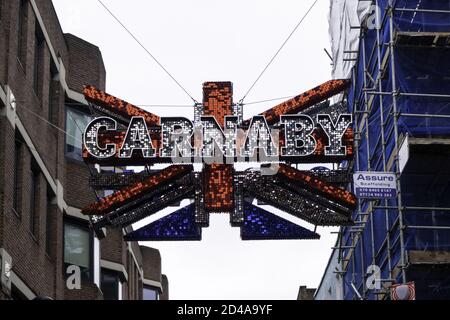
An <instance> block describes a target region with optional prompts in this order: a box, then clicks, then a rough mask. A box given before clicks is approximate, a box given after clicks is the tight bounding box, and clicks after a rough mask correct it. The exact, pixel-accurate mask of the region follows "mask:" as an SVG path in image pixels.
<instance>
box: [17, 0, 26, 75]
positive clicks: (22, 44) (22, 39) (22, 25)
mask: <svg viewBox="0 0 450 320" xmlns="http://www.w3.org/2000/svg"><path fill="white" fill-rule="evenodd" d="M27 20H28V0H20V5H19V26H18V27H19V32H18V35H19V39H18V40H19V41H17V45H18V48H17V57H18V58H19V60H20V63H21V64H22V66H24V67H25V64H26V54H27ZM24 70H25V68H24Z"/></svg>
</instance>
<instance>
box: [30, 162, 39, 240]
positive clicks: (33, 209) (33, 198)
mask: <svg viewBox="0 0 450 320" xmlns="http://www.w3.org/2000/svg"><path fill="white" fill-rule="evenodd" d="M39 176H40V173H39V171H38V170H37V169H36V164H34V163H33V164H32V165H31V172H30V231H31V233H32V234H33V235H35V236H36V235H37V224H38V219H37V218H38V214H39Z"/></svg>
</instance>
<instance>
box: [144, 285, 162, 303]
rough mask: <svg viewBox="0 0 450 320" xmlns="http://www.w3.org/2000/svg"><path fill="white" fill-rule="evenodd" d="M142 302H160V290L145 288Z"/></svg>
mask: <svg viewBox="0 0 450 320" xmlns="http://www.w3.org/2000/svg"><path fill="white" fill-rule="evenodd" d="M143 290H144V294H143V296H142V297H143V298H142V300H158V290H157V289H156V288H153V287H150V286H144V289H143Z"/></svg>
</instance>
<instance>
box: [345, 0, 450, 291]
mask: <svg viewBox="0 0 450 320" xmlns="http://www.w3.org/2000/svg"><path fill="white" fill-rule="evenodd" d="M374 2H375V1H374ZM377 3H378V6H379V8H380V13H381V14H380V18H381V19H380V25H379V26H380V28H379V30H377V29H363V30H362V31H361V37H360V42H359V50H358V52H359V55H358V59H357V61H356V64H355V67H354V71H353V77H352V83H353V84H352V87H351V89H350V90H349V93H348V96H347V101H348V107H349V111H350V112H353V113H354V115H355V132H356V133H357V134H358V133H360V139H359V140H358V141H359V142H358V145H357V148H358V150H357V153H358V154H357V158H356V160H355V164H354V168H353V169H354V170H355V171H388V172H397V173H399V171H398V170H399V168H397V167H396V166H397V162H396V161H395V160H396V158H395V156H396V152H397V150H396V143H397V142H398V141H399V139H401V138H404V137H409V138H437V137H450V97H449V95H450V41H449V39H450V13H449V12H450V1H442V0H439V1H438V0H428V1H426V0H420V1H419V0H414V1H407V0H402V1H387V0H379V1H377ZM390 3H392V4H391V6H392V8H393V10H392V11H391V10H390V8H391V7H390ZM391 12H392V18H391V16H390V14H391ZM391 26H392V28H391ZM391 48H392V51H391ZM375 79H381V80H380V81H377V80H375ZM446 116H447V117H446ZM395 122H397V125H396V123H395ZM396 127H397V133H398V134H397V138H398V139H397V138H396ZM410 152H411V154H413V152H415V151H414V150H411V151H410ZM414 156H415V154H414ZM448 159H449V157H448V154H447V155H445V154H444V155H440V154H439V152H437V153H436V154H430V152H428V154H427V153H424V154H422V153H421V152H419V151H417V159H416V160H414V159H413V160H411V161H410V162H409V163H408V164H407V167H406V168H404V170H403V171H402V173H401V180H400V181H401V183H400V185H401V195H400V197H401V205H402V207H404V208H405V209H404V210H402V215H400V214H399V210H398V209H397V208H398V206H399V199H398V198H397V199H390V200H386V201H384V200H383V201H380V202H378V203H374V202H369V201H361V208H360V210H358V211H357V212H355V213H354V219H355V220H358V219H359V218H360V214H361V213H367V212H369V218H368V220H367V221H366V223H365V226H364V229H363V231H361V233H360V237H359V238H357V240H356V242H355V237H356V234H355V232H352V231H351V229H352V228H344V229H343V234H342V239H341V246H342V248H345V249H342V255H341V256H342V257H346V256H348V255H349V254H350V256H351V258H350V261H349V262H348V264H347V267H346V269H345V271H344V275H343V277H344V298H345V299H354V298H355V297H356V296H355V290H354V289H353V288H352V287H351V284H353V285H354V286H355V287H356V288H357V290H358V291H359V292H365V293H366V296H365V297H366V298H368V299H378V298H379V296H378V295H377V293H374V292H372V291H370V290H365V272H366V270H367V267H368V266H370V265H372V264H373V263H374V262H375V263H376V264H377V265H378V266H379V267H380V268H381V273H382V278H383V279H390V277H392V276H393V275H394V276H395V277H396V279H395V280H396V281H398V282H401V281H402V274H401V272H395V271H396V270H398V265H399V264H400V263H401V258H402V255H403V254H404V251H424V250H426V251H450V230H449V229H445V228H434V227H436V226H438V227H449V226H450V211H448V210H439V208H444V207H447V208H449V207H450V199H449V198H450V197H449V196H448V195H449V192H450V189H449V181H448V179H446V178H445V177H440V174H439V172H440V170H442V167H444V166H445V164H446V161H448ZM373 206H375V208H373ZM377 206H378V207H380V208H376V207H377ZM409 208H412V209H409ZM414 208H417V209H414ZM432 208H436V209H435V210H432ZM401 226H406V227H404V228H403V229H402V228H401ZM416 227H417V228H416ZM419 227H420V228H419ZM427 227H429V228H427ZM353 229H354V228H353ZM402 242H403V250H404V251H403V252H402V247H401V245H402ZM372 244H373V245H372ZM417 272H418V271H414V272H413V271H411V272H410V273H409V274H408V273H407V277H408V279H410V278H414V277H417ZM430 279H431V278H430ZM430 281H431V280H430ZM436 281H438V280H436Z"/></svg>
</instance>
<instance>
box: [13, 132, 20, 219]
mask: <svg viewBox="0 0 450 320" xmlns="http://www.w3.org/2000/svg"><path fill="white" fill-rule="evenodd" d="M21 151H22V142H21V140H20V138H19V137H18V136H17V135H16V142H15V147H14V195H13V208H14V211H15V212H16V213H17V214H18V215H20V214H21V213H22V206H21V197H22V154H21V153H22V152H21Z"/></svg>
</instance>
